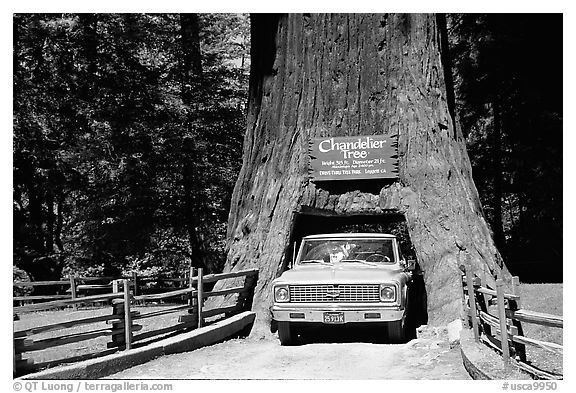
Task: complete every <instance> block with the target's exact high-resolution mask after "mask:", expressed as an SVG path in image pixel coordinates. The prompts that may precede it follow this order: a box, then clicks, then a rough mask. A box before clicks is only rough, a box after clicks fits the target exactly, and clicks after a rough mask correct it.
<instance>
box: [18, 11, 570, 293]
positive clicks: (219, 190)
mask: <svg viewBox="0 0 576 393" xmlns="http://www.w3.org/2000/svg"><path fill="white" fill-rule="evenodd" d="M562 27H563V18H562V15H561V14H545V15H544V14H449V15H448V34H449V40H450V52H451V57H452V74H453V76H454V82H455V86H454V87H455V97H456V108H457V115H458V117H459V121H460V124H461V126H462V130H463V133H464V135H465V137H466V140H467V148H468V153H469V155H470V159H471V162H472V166H473V177H474V181H475V184H476V187H477V188H478V191H479V194H480V198H481V201H482V204H483V207H484V213H485V215H486V217H487V219H488V222H489V223H490V226H491V228H492V230H493V233H494V238H495V241H496V243H497V246H498V248H499V250H500V252H501V254H502V256H503V258H504V260H505V262H506V264H507V265H508V267H509V268H510V270H511V271H512V273H513V274H518V275H520V277H521V279H522V280H523V281H538V282H561V281H562V256H563V255H562V244H563V243H562V211H563V200H562V187H563V184H562V174H563V168H562V162H563V149H562V147H563V144H562V142H563V134H562V120H563V117H562V116H563V114H562V104H563V102H562V83H563V81H562V60H563V52H562V43H563V39H562ZM13 37H14V41H13V50H14V52H13V70H14V74H13V108H14V109H13V110H14V112H13V119H14V121H13V157H12V159H13V184H12V186H13V265H14V276H15V278H16V277H20V278H24V277H30V278H32V279H34V280H51V279H58V278H60V277H62V276H65V275H67V274H70V273H74V274H77V275H107V276H110V275H120V274H125V273H128V272H131V271H136V272H138V274H141V275H156V274H159V273H161V274H162V273H163V274H168V275H171V276H175V275H182V274H184V272H185V271H187V270H188V268H189V266H190V265H191V264H192V265H194V266H204V267H206V269H207V270H208V271H209V272H219V271H221V270H222V268H223V266H224V261H225V259H226V223H227V219H228V211H229V208H230V200H231V194H232V190H233V188H234V183H235V181H236V177H237V175H238V172H239V170H240V167H241V164H242V145H243V135H244V132H245V127H246V121H245V116H246V103H247V93H248V79H249V69H250V54H249V51H250V22H249V16H248V15H246V14H15V15H14V16H13Z"/></svg>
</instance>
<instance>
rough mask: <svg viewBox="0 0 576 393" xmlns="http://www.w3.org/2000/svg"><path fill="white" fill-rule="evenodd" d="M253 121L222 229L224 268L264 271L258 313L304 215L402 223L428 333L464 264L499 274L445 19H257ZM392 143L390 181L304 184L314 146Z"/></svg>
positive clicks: (447, 317)
mask: <svg viewBox="0 0 576 393" xmlns="http://www.w3.org/2000/svg"><path fill="white" fill-rule="evenodd" d="M251 23H252V26H251V33H252V48H251V61H252V63H251V76H250V92H249V108H248V125H247V131H246V136H245V140H244V156H243V165H242V169H241V172H240V175H239V178H238V181H237V184H236V187H235V190H234V194H233V198H232V205H231V211H230V217H229V225H228V241H229V243H228V247H229V252H228V259H227V262H226V267H225V269H226V270H238V269H245V268H249V267H258V268H259V269H260V274H259V282H258V287H257V289H256V293H255V299H254V307H255V309H256V311H259V316H260V317H261V319H266V317H267V315H268V314H267V312H266V310H267V308H268V307H269V306H270V303H271V298H270V282H271V281H272V280H273V279H274V278H275V277H276V276H277V275H278V274H279V273H280V272H281V270H282V268H283V266H284V265H285V263H286V258H287V256H288V255H291V254H290V253H289V249H290V247H291V244H290V240H291V238H292V235H293V234H292V231H293V228H294V225H293V221H294V220H295V218H296V217H297V216H298V214H299V213H301V212H305V211H311V210H313V211H316V212H321V211H323V212H326V213H327V214H330V215H334V216H351V215H381V214H385V213H387V212H391V211H393V212H397V213H398V214H401V215H403V216H404V217H405V219H406V223H407V227H408V231H409V234H410V238H411V241H412V243H413V245H414V248H415V251H416V256H417V259H418V262H419V264H420V266H421V268H422V270H423V271H424V279H425V284H426V292H427V296H428V316H429V321H430V323H433V324H439V323H445V322H449V321H452V320H454V319H456V318H458V317H459V316H460V314H461V301H462V300H461V289H460V285H461V284H460V282H461V280H460V270H459V266H460V265H461V264H464V263H470V264H471V265H472V266H473V268H474V269H475V270H476V271H478V273H481V272H485V273H487V275H488V276H489V277H494V276H496V275H498V274H501V273H504V274H507V273H506V269H505V268H504V269H502V268H503V263H502V259H501V257H500V255H499V253H498V251H497V250H496V248H495V246H494V242H493V240H492V237H491V233H490V230H489V227H488V225H487V224H486V221H485V219H484V216H483V213H482V208H481V206H480V203H479V199H478V195H477V191H476V188H475V186H474V184H473V181H472V176H471V167H470V163H469V159H468V155H467V153H466V147H465V141H464V138H463V137H462V134H461V131H460V130H459V128H458V125H457V121H456V119H455V117H454V110H453V109H454V108H453V99H454V97H453V93H452V88H451V84H452V81H451V78H450V77H449V75H450V74H449V72H447V70H448V69H449V68H448V67H449V65H448V64H447V59H448V57H447V56H446V49H447V48H446V44H447V40H446V35H445V34H446V32H445V25H444V20H443V17H442V16H437V15H425V14H407V15H406V14H403V15H367V14H330V15H308V14H305V15H296V14H290V15H264V14H261V15H253V16H252V18H251ZM356 135H389V136H395V137H396V136H397V140H398V164H399V165H398V171H399V173H398V179H396V180H390V179H384V180H369V181H352V182H349V181H335V182H330V183H322V182H316V183H315V182H312V181H310V179H309V177H308V164H307V151H308V141H309V139H310V138H319V137H332V136H334V137H337V136H356Z"/></svg>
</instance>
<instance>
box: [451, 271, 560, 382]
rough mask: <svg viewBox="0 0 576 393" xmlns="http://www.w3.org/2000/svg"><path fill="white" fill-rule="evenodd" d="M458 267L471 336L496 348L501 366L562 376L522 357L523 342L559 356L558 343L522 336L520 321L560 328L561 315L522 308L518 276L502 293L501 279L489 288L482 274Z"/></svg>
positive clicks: (544, 375)
mask: <svg viewBox="0 0 576 393" xmlns="http://www.w3.org/2000/svg"><path fill="white" fill-rule="evenodd" d="M461 270H462V281H463V283H462V284H463V288H464V307H465V310H466V312H467V315H468V320H469V325H470V327H471V328H472V330H473V333H474V339H475V340H476V341H477V342H482V343H484V344H485V345H487V346H488V347H490V348H492V349H494V350H496V351H497V352H499V353H500V354H501V355H502V361H503V364H504V367H505V368H508V367H510V365H511V364H512V363H513V364H514V365H516V367H518V368H520V369H522V370H524V371H526V372H528V373H529V374H531V375H533V376H534V377H536V378H540V379H562V375H558V374H553V373H551V372H548V371H545V370H541V369H539V368H537V367H535V366H534V365H531V364H529V362H528V361H527V359H526V345H530V346H534V347H537V348H540V349H544V350H546V351H548V352H551V353H554V354H557V355H560V356H562V354H563V347H562V345H559V344H556V343H551V342H546V341H541V340H537V339H534V338H529V337H526V336H524V331H523V329H522V323H531V324H537V325H542V326H548V327H555V328H563V318H562V317H561V316H556V315H551V314H545V313H540V312H534V311H530V310H525V309H522V308H521V299H520V291H519V285H520V282H519V279H518V277H513V278H512V283H511V287H512V290H511V292H512V293H506V292H505V283H504V281H503V280H501V279H499V280H496V289H493V288H490V287H489V286H488V284H487V283H486V280H485V279H484V278H481V277H477V276H476V275H475V274H474V273H470V274H468V272H471V269H470V268H466V267H465V266H461ZM471 289H472V290H471Z"/></svg>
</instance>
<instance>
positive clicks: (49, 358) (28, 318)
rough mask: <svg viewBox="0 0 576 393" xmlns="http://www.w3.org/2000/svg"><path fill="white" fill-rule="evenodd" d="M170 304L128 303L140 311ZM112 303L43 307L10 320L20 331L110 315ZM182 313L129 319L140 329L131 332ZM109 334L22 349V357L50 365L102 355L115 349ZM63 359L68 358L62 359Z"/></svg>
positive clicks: (98, 326)
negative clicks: (52, 345) (12, 320)
mask: <svg viewBox="0 0 576 393" xmlns="http://www.w3.org/2000/svg"><path fill="white" fill-rule="evenodd" d="M174 306H175V305H174V304H167V305H151V306H132V307H131V309H132V310H133V311H139V312H140V314H141V315H144V314H146V313H150V312H154V311H159V310H163V309H166V308H170V307H174ZM111 314H112V307H101V308H87V309H79V310H77V311H73V310H72V308H66V309H62V310H47V311H38V312H30V313H23V314H20V315H19V317H20V320H19V321H14V331H21V330H25V329H29V328H34V327H39V326H46V325H52V324H56V323H59V322H66V321H73V320H78V319H84V318H90V317H97V316H102V315H111ZM184 314H186V310H180V311H176V312H174V313H170V314H165V315H160V316H155V317H151V318H145V319H142V320H135V321H133V323H134V324H137V325H142V330H140V331H138V332H135V334H140V333H144V332H148V331H152V330H156V329H161V328H164V327H169V326H173V325H175V324H177V323H178V317H179V316H180V315H184ZM111 326H112V325H110V324H107V323H106V322H96V323H91V324H85V325H79V326H75V327H72V328H63V329H60V330H56V331H51V332H44V333H39V334H34V335H31V336H29V338H31V339H33V340H34V341H35V342H36V341H38V340H43V339H48V338H55V337H61V336H68V335H72V334H78V333H87V332H91V331H95V330H102V329H109V328H111ZM162 337H166V334H165V335H163V336H158V337H154V338H151V339H149V340H146V341H147V342H149V341H150V340H157V339H158V338H162ZM111 340H112V339H111V336H101V337H97V338H92V339H89V340H84V341H80V342H76V343H70V344H65V345H60V346H56V347H52V348H47V349H43V350H40V351H33V352H26V353H24V354H23V355H22V356H23V358H25V359H32V360H33V361H34V363H35V364H38V363H46V365H45V366H44V367H42V368H47V367H52V366H55V365H59V364H66V363H69V362H73V361H75V360H79V359H78V358H81V357H96V356H102V355H106V354H109V353H113V352H116V351H117V350H116V349H108V348H107V343H109V342H111ZM138 345H141V344H140V342H138V343H135V344H134V346H135V347H137V346H138ZM63 359H69V360H67V361H65V362H62V360H63Z"/></svg>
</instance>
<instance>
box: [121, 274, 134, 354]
mask: <svg viewBox="0 0 576 393" xmlns="http://www.w3.org/2000/svg"><path fill="white" fill-rule="evenodd" d="M122 283H123V285H124V340H125V342H126V349H127V350H128V349H132V315H131V314H130V281H129V280H126V279H124V280H122Z"/></svg>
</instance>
